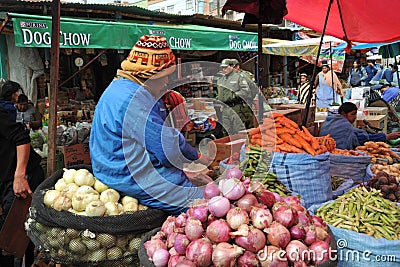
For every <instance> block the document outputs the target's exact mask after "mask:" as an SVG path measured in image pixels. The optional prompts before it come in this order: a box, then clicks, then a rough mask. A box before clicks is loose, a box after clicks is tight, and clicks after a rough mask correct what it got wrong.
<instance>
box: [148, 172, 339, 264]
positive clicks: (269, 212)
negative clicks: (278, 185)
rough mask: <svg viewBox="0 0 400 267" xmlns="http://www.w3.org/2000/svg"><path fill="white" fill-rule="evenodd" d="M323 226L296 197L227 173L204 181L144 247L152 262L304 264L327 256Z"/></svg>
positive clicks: (319, 261)
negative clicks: (183, 210)
mask: <svg viewBox="0 0 400 267" xmlns="http://www.w3.org/2000/svg"><path fill="white" fill-rule="evenodd" d="M327 231H328V227H327V225H326V224H325V223H324V222H323V221H322V220H321V219H320V218H318V217H316V216H311V215H310V214H309V213H308V212H307V211H306V209H305V208H304V207H303V206H301V205H300V202H299V199H298V198H297V197H286V198H283V197H281V196H280V195H278V194H276V193H272V192H270V191H268V190H266V189H265V188H264V187H263V186H262V184H261V183H260V182H258V181H249V180H245V181H242V180H240V179H237V178H227V179H223V180H221V181H220V182H219V184H218V185H217V184H215V183H209V184H208V185H207V186H206V187H205V190H204V199H200V200H197V201H195V202H194V203H192V205H191V207H190V208H189V209H188V210H187V212H186V213H182V214H180V215H179V216H177V217H172V216H170V217H168V219H167V220H166V221H165V222H164V223H163V225H162V227H161V230H160V231H159V232H157V233H156V234H155V235H153V236H152V237H151V238H149V240H147V241H146V242H144V247H145V249H146V252H147V256H148V258H149V260H150V261H151V262H152V263H153V264H154V265H155V266H221V267H225V266H227V267H228V266H249V267H251V266H307V265H308V264H320V263H322V262H325V261H327V260H328V258H329V253H326V252H329V251H330V240H331V236H330V235H329V234H328V232H327Z"/></svg>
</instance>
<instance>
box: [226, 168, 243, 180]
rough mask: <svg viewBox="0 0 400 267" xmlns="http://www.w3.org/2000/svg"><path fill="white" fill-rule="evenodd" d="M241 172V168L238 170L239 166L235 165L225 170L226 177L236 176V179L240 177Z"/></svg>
mask: <svg viewBox="0 0 400 267" xmlns="http://www.w3.org/2000/svg"><path fill="white" fill-rule="evenodd" d="M242 176H243V173H242V171H241V170H239V168H237V167H233V168H230V169H228V170H227V171H226V178H227V179H230V178H236V179H239V180H240V179H242Z"/></svg>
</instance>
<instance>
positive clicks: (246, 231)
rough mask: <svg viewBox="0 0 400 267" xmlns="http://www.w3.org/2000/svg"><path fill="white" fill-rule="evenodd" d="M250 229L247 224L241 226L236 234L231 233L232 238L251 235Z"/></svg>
mask: <svg viewBox="0 0 400 267" xmlns="http://www.w3.org/2000/svg"><path fill="white" fill-rule="evenodd" d="M249 231H250V228H249V226H248V225H247V224H242V225H241V226H239V228H238V229H237V231H235V232H230V233H229V235H230V236H232V237H235V236H247V235H248V234H249Z"/></svg>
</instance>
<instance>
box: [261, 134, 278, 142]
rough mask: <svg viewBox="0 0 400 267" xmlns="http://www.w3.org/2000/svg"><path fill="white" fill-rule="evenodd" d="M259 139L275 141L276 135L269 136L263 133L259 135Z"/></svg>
mask: <svg viewBox="0 0 400 267" xmlns="http://www.w3.org/2000/svg"><path fill="white" fill-rule="evenodd" d="M261 140H262V141H263V142H275V141H276V137H275V136H270V135H263V136H262V137H261Z"/></svg>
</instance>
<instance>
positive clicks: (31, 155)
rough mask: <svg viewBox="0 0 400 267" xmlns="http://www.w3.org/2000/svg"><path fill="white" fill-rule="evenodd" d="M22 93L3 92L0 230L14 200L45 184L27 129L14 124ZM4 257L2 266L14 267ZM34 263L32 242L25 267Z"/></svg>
mask: <svg viewBox="0 0 400 267" xmlns="http://www.w3.org/2000/svg"><path fill="white" fill-rule="evenodd" d="M20 89H21V86H20V85H19V84H18V83H16V82H14V81H7V82H5V83H4V84H3V86H1V88H0V161H1V164H0V205H1V208H2V214H1V215H0V228H1V227H2V226H3V224H4V222H5V220H6V217H7V214H8V212H9V210H10V208H11V205H12V203H13V201H14V199H15V198H16V197H20V198H27V197H28V196H29V195H32V193H33V191H34V190H35V189H36V188H37V186H39V184H40V183H41V182H42V181H43V180H44V172H43V169H42V167H41V166H40V162H41V157H40V156H39V155H38V154H37V153H36V152H35V151H34V150H33V148H32V146H31V145H30V141H31V140H30V137H29V134H28V132H27V131H26V130H25V127H24V125H23V124H21V123H17V122H16V121H15V118H16V114H17V110H16V108H15V106H14V103H15V102H16V101H17V99H18V95H19V90H20ZM9 234H10V235H12V234H13V233H9ZM1 254H2V253H1V251H0V266H2V267H13V266H14V257H13V256H2V255H1ZM33 260H34V245H33V243H32V242H30V243H29V245H28V248H27V250H26V253H25V266H31V265H32V264H33Z"/></svg>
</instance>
